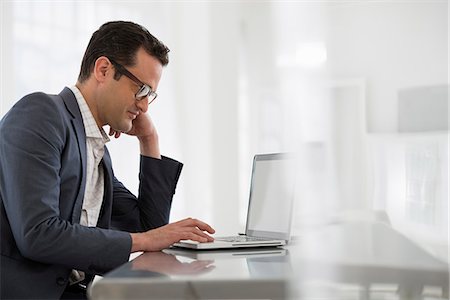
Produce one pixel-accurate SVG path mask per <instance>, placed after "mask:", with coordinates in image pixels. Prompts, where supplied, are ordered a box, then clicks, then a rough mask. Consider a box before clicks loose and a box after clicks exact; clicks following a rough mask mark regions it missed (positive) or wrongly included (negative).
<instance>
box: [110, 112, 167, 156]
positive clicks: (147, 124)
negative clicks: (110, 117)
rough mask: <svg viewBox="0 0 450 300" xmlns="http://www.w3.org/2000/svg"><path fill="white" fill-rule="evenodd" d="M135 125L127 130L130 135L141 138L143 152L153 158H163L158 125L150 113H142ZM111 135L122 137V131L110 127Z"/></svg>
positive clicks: (134, 122) (135, 120)
mask: <svg viewBox="0 0 450 300" xmlns="http://www.w3.org/2000/svg"><path fill="white" fill-rule="evenodd" d="M132 123H133V127H131V130H130V131H128V132H126V134H128V135H133V136H136V137H137V138H138V140H139V145H140V150H141V154H142V155H145V156H150V157H153V158H159V159H160V158H161V153H160V151H159V138H158V132H157V131H156V127H155V125H154V124H153V121H152V119H151V118H150V115H149V114H148V113H142V112H141V113H140V114H139V115H138V116H137V117H136V119H134V120H133V122H132ZM109 135H110V136H112V135H114V137H115V138H118V137H120V135H121V132H119V131H116V130H115V129H113V128H110V129H109Z"/></svg>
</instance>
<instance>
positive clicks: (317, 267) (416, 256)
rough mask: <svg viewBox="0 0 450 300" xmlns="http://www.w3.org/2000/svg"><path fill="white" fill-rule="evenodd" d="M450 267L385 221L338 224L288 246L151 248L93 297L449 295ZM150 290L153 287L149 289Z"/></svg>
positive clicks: (103, 283) (93, 291) (111, 276)
mask: <svg viewBox="0 0 450 300" xmlns="http://www.w3.org/2000/svg"><path fill="white" fill-rule="evenodd" d="M448 274H449V272H448V265H447V264H446V263H445V262H442V261H440V260H439V259H437V258H435V257H433V256H431V255H430V254H428V253H427V252H425V251H424V250H423V249H422V248H420V247H419V246H417V245H416V244H414V243H413V242H411V241H410V240H409V239H407V238H406V237H404V236H402V235H401V234H399V233H397V232H396V231H394V230H392V228H390V227H389V226H387V225H385V224H382V223H351V224H335V225H333V226H326V227H324V228H321V229H318V230H314V231H311V232H310V233H308V234H305V235H304V236H302V237H301V238H300V239H299V240H298V241H296V243H295V244H291V245H289V246H288V247H286V248H284V249H283V248H268V249H239V250H233V251H230V250H206V251H205V250H203V251H198V250H185V249H179V248H170V249H165V250H164V251H162V252H153V253H152V252H149V253H144V254H142V255H141V256H139V257H137V258H136V259H134V260H133V261H131V262H129V263H127V264H125V265H123V266H121V267H120V268H118V269H116V270H114V271H113V272H111V273H109V274H107V275H106V276H105V277H104V278H103V279H102V280H100V281H99V282H98V283H97V284H95V285H94V286H93V287H92V288H91V296H92V298H93V299H113V298H115V299H119V298H122V299H125V298H126V299H131V298H142V297H144V296H143V295H145V298H149V297H154V298H155V299H157V298H159V299H161V298H165V299H168V298H181V299H183V298H184V299H186V298H189V297H190V298H189V299H191V298H193V299H217V298H222V299H224V298H227V299H258V298H265V299H267V298H269V299H270V298H273V299H275V298H278V299H323V300H328V299H345V300H351V299H408V300H409V299H421V300H422V299H423V300H425V299H435V300H436V299H448V294H449V288H448V287H449V283H448V281H449V275H448ZM150 291H151V293H150Z"/></svg>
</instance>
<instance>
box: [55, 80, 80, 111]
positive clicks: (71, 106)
mask: <svg viewBox="0 0 450 300" xmlns="http://www.w3.org/2000/svg"><path fill="white" fill-rule="evenodd" d="M59 95H60V96H61V97H62V99H63V101H64V104H65V105H66V108H67V110H68V111H69V113H70V114H71V115H72V118H75V119H78V118H81V119H82V117H81V112H80V108H79V107H78V102H77V98H75V95H74V94H73V92H72V90H71V89H69V88H68V87H65V88H64V89H63V90H62V91H61V93H59Z"/></svg>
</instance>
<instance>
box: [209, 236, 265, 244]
mask: <svg viewBox="0 0 450 300" xmlns="http://www.w3.org/2000/svg"><path fill="white" fill-rule="evenodd" d="M215 239H216V240H217V241H222V242H231V243H242V242H258V241H271V240H272V239H267V238H263V237H256V236H246V235H239V236H225V237H218V238H215Z"/></svg>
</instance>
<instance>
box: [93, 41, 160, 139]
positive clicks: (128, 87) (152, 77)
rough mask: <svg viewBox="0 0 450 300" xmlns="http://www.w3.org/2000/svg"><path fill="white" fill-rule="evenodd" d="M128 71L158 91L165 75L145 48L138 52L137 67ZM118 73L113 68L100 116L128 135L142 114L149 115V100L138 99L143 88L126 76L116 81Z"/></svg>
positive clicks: (99, 109)
mask: <svg viewBox="0 0 450 300" xmlns="http://www.w3.org/2000/svg"><path fill="white" fill-rule="evenodd" d="M125 68H126V69H127V70H128V71H129V72H130V73H132V74H133V75H134V76H135V77H136V78H137V79H139V81H141V82H142V83H144V84H147V85H148V86H150V87H151V89H152V90H153V91H156V89H157V87H158V83H159V80H160V78H161V74H162V65H161V63H160V62H159V61H158V60H157V59H156V58H154V57H153V56H151V55H149V54H148V53H147V52H145V50H144V49H142V48H141V49H139V50H138V51H137V53H136V64H135V65H134V66H133V67H125ZM115 72H116V70H115V68H114V67H113V70H112V72H110V74H109V75H108V80H107V81H106V83H105V85H104V87H103V89H102V97H101V100H100V101H99V102H98V104H99V107H98V112H99V117H100V119H101V120H102V123H103V124H108V125H109V126H111V127H112V128H113V129H115V130H117V131H121V132H128V131H129V130H131V128H132V122H133V120H134V119H136V117H137V116H138V115H139V114H141V113H145V112H147V109H148V98H147V97H145V98H144V99H142V100H139V101H138V100H136V98H135V95H136V92H137V91H138V90H139V89H140V88H141V86H140V85H139V84H138V83H137V82H135V81H133V80H132V79H130V78H129V77H127V76H125V75H122V76H121V77H120V79H119V80H115V79H114V78H113V77H114V73H115Z"/></svg>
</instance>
